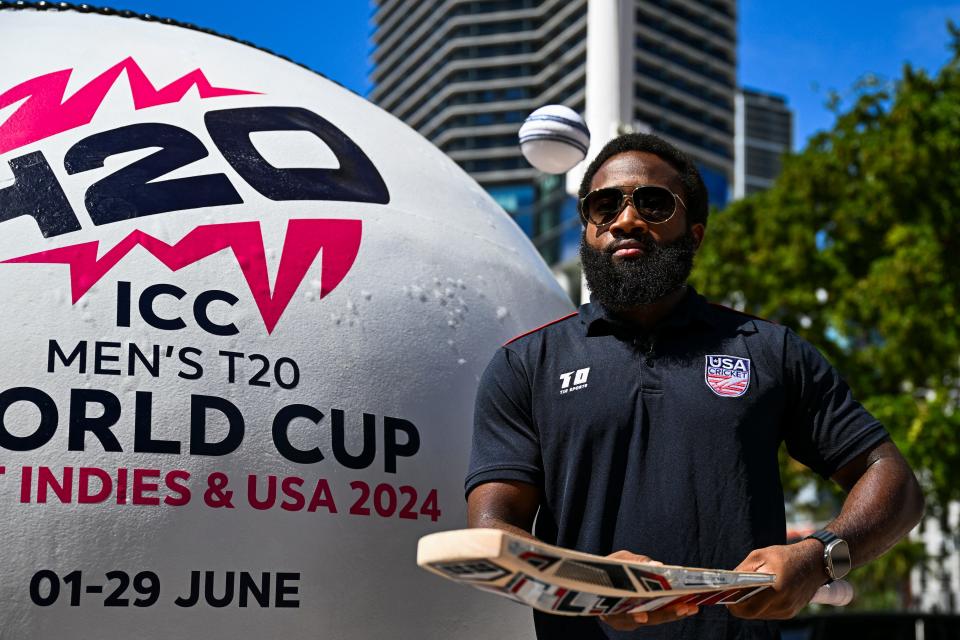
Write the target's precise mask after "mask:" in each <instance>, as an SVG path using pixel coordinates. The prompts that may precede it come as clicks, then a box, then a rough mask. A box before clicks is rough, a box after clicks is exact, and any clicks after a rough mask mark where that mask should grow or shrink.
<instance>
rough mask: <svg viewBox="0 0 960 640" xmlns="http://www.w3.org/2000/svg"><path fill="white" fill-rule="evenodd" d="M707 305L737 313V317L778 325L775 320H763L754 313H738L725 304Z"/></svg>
mask: <svg viewBox="0 0 960 640" xmlns="http://www.w3.org/2000/svg"><path fill="white" fill-rule="evenodd" d="M707 304H709V305H710V306H711V307H716V308H718V309H722V310H724V311H729V312H730V313H736V314H737V315H741V316H746V317H748V318H752V319H754V320H759V321H761V322H769V323H770V324H774V325H776V324H777V323H776V322H774V321H773V320H768V319H767V318H761V317H760V316H755V315H753V314H752V313H747V312H746V311H737V310H736V309H734V308H732V307H728V306H727V305H725V304H719V303H717V302H708V303H707Z"/></svg>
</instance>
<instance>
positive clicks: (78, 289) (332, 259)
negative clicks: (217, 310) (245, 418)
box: [4, 220, 361, 333]
mask: <svg viewBox="0 0 960 640" xmlns="http://www.w3.org/2000/svg"><path fill="white" fill-rule="evenodd" d="M360 234H361V222H360V221H359V220H290V222H289V223H288V224H287V232H286V235H285V237H284V240H283V253H282V254H281V256H280V266H279V268H278V270H277V279H276V283H275V285H274V289H273V293H271V292H270V281H269V277H268V274H267V260H266V256H265V254H264V247H263V235H262V234H261V233H260V223H259V222H232V223H224V224H210V225H204V226H201V227H197V228H196V229H194V230H193V231H191V232H190V233H188V234H187V235H186V236H184V237H183V238H182V239H181V240H180V241H179V242H177V243H176V244H172V245H170V244H167V243H166V242H163V241H162V240H157V239H156V238H154V237H153V236H151V235H149V234H146V233H144V232H143V231H134V232H133V233H131V234H130V235H128V236H127V237H126V238H124V239H123V240H121V241H120V242H119V243H117V244H116V245H115V246H114V247H113V248H112V249H110V250H109V251H107V252H106V253H105V254H104V255H103V256H102V257H101V258H100V259H97V248H98V246H99V244H100V243H99V242H98V241H96V240H95V241H93V242H84V243H81V244H75V245H70V246H67V247H60V248H58V249H50V250H48V251H41V252H39V253H33V254H30V255H27V256H21V257H19V258H11V259H9V260H4V262H14V263H17V262H19V263H49V264H67V265H70V287H71V293H72V296H73V302H74V304H76V302H77V301H78V300H79V299H80V298H82V297H83V295H84V294H85V293H86V292H87V291H89V290H90V287H92V286H93V285H94V284H96V283H97V281H99V280H100V278H102V277H103V276H105V275H106V274H107V272H109V271H110V269H112V268H113V267H114V266H116V264H117V263H118V262H120V260H121V259H122V258H123V257H124V256H126V255H127V254H128V253H130V252H131V251H132V250H133V249H134V247H137V246H141V247H143V248H144V249H146V250H147V251H149V252H150V253H151V254H153V255H154V257H156V258H157V259H158V260H159V261H160V262H162V263H163V264H165V265H166V266H167V267H168V268H169V269H170V270H171V271H178V270H180V269H182V268H183V267H185V266H187V265H190V264H193V263H195V262H198V261H200V260H202V259H204V258H206V257H207V256H211V255H213V254H215V253H218V252H220V251H222V250H224V249H231V250H232V251H233V254H234V256H235V257H236V259H237V262H238V263H239V265H240V270H241V271H242V272H243V276H244V278H245V279H246V281H247V286H248V287H250V293H251V294H253V299H254V301H255V302H256V304H257V308H258V309H259V310H260V315H261V316H262V317H263V324H264V325H265V326H266V328H267V333H272V332H273V329H274V327H276V325H277V322H278V321H279V320H280V316H282V315H283V312H284V310H285V309H286V308H287V305H288V304H289V303H290V300H291V298H293V294H294V293H295V292H296V290H297V287H299V286H300V283H301V282H303V278H304V277H305V276H306V274H307V271H308V270H309V269H310V265H311V264H312V263H313V261H314V259H315V258H316V257H317V254H318V253H319V252H320V250H321V249H323V254H322V256H321V263H320V265H321V267H320V268H321V272H320V297H321V298H323V297H324V296H326V295H327V294H328V293H330V292H331V291H333V290H334V288H336V286H337V285H338V284H340V282H341V281H342V280H343V279H344V277H346V275H347V272H348V271H350V268H351V267H352V266H353V263H354V261H355V260H356V257H357V253H358V252H359V251H360Z"/></svg>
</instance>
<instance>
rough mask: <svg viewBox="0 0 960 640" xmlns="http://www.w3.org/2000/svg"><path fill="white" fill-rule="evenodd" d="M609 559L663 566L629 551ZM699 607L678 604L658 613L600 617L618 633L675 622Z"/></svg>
mask: <svg viewBox="0 0 960 640" xmlns="http://www.w3.org/2000/svg"><path fill="white" fill-rule="evenodd" d="M607 557H608V558H613V559H614V560H629V561H630V562H646V563H648V564H663V563H662V562H657V561H655V560H651V559H650V558H649V557H648V556H641V555H637V554H636V553H630V552H629V551H617V552H616V553H611V554H610V555H609V556H607ZM698 610H699V609H698V607H697V606H696V605H692V604H678V605H672V606H669V607H663V608H662V609H657V610H656V611H644V612H641V613H621V614H617V615H615V616H600V619H601V620H602V621H603V622H605V623H606V624H608V625H610V626H611V627H613V628H614V629H616V630H617V631H633V630H634V629H636V628H638V627H643V626H650V625H654V624H663V623H664V622H673V621H675V620H680V619H681V618H686V617H687V616H690V615H693V614H695V613H696V612H697V611H698Z"/></svg>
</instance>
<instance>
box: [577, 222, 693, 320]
mask: <svg viewBox="0 0 960 640" xmlns="http://www.w3.org/2000/svg"><path fill="white" fill-rule="evenodd" d="M638 240H639V241H640V242H642V243H643V252H642V254H641V255H640V256H639V257H637V258H631V259H627V260H614V258H613V252H612V251H604V250H602V249H594V248H593V247H591V246H589V245H588V244H587V240H586V231H584V235H581V236H580V262H581V264H582V265H583V274H584V276H585V277H586V279H587V286H589V287H590V292H591V293H592V299H593V300H595V301H597V302H599V303H600V304H602V305H603V306H604V307H606V308H608V309H610V310H612V311H623V310H626V309H630V308H633V307H637V306H640V305H647V304H651V303H654V302H656V301H657V300H659V299H661V298H663V297H664V296H665V295H667V294H668V293H671V292H673V291H676V290H677V289H679V288H680V287H682V286H683V285H684V284H686V282H687V278H689V277H690V271H691V270H692V269H693V257H694V255H695V254H696V251H697V246H696V240H695V239H694V237H693V234H692V233H691V232H690V231H689V230H687V232H686V234H684V235H683V236H680V237H679V238H677V239H676V240H674V241H673V242H670V243H668V244H663V245H661V244H658V243H657V242H656V241H655V240H654V239H653V238H651V237H650V236H649V235H648V234H644V235H643V236H642V237H640V238H638Z"/></svg>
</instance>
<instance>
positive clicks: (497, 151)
mask: <svg viewBox="0 0 960 640" xmlns="http://www.w3.org/2000/svg"><path fill="white" fill-rule="evenodd" d="M373 22H374V25H375V26H374V32H373V52H372V59H373V70H372V72H371V80H372V81H373V85H374V88H373V91H372V93H371V96H370V97H371V99H372V100H373V101H374V102H376V103H377V104H378V105H380V106H381V107H383V108H384V109H386V110H387V111H390V112H391V113H393V114H394V115H396V116H397V117H399V118H400V119H401V120H404V121H405V122H406V123H407V124H409V125H410V126H412V127H413V128H415V129H417V130H418V131H419V132H420V133H422V134H423V135H424V136H425V137H427V138H428V139H430V140H431V141H432V142H434V144H436V145H437V146H438V147H440V149H442V150H443V151H444V152H446V153H447V154H448V155H449V156H450V157H451V158H453V159H454V160H455V161H456V162H458V163H459V164H460V166H462V167H463V168H464V169H465V170H466V171H467V172H468V173H470V174H471V175H472V176H473V177H474V178H475V179H476V180H477V181H478V182H479V183H480V184H481V185H483V186H484V187H485V188H486V189H487V190H488V191H489V192H490V193H491V195H493V197H494V198H496V199H497V200H498V201H499V202H500V204H501V205H503V206H504V208H505V209H507V210H508V211H510V213H511V214H513V216H514V218H515V219H516V220H517V222H518V224H519V225H520V226H521V227H522V228H523V229H524V230H525V231H526V233H527V234H528V235H530V236H531V238H533V240H534V243H535V244H536V245H537V247H538V248H539V249H540V251H541V253H543V254H544V256H545V257H546V258H547V260H548V262H551V263H553V264H563V263H565V262H569V261H575V258H576V255H577V251H576V248H577V242H578V239H579V228H578V227H579V221H578V220H577V214H576V207H575V206H573V204H572V203H571V201H570V196H569V195H568V191H569V190H570V187H571V184H572V183H574V182H575V180H571V181H568V182H569V183H568V184H566V185H562V184H561V183H560V182H558V181H557V180H555V179H553V178H551V177H548V176H544V175H543V174H540V173H539V172H537V171H536V170H535V169H533V168H532V167H531V166H530V165H529V164H527V162H526V161H525V160H524V158H523V156H522V155H521V154H520V149H519V146H518V144H517V131H518V130H519V128H520V124H521V123H522V122H523V120H524V119H525V118H526V116H527V115H528V114H529V113H530V112H531V111H533V110H534V109H536V108H538V107H541V106H543V105H545V104H564V105H567V106H569V107H571V108H573V109H574V110H575V111H577V112H579V113H587V116H588V117H587V121H588V124H590V126H591V128H592V135H593V140H594V143H599V144H600V145H602V144H603V143H604V142H606V140H607V139H609V138H610V137H612V136H613V135H615V134H616V133H617V131H618V130H619V131H623V130H631V129H633V130H638V129H639V130H649V131H653V132H654V133H657V134H658V135H661V136H663V137H664V138H666V139H667V140H669V141H670V142H672V143H674V144H675V145H677V146H678V147H680V148H681V149H683V150H684V151H685V152H687V153H688V154H689V155H690V156H691V157H693V158H694V160H695V161H696V162H697V164H698V165H699V167H700V169H701V172H702V174H703V176H704V180H705V182H706V183H707V187H708V190H709V191H710V197H711V202H713V203H714V204H719V205H721V206H722V205H723V204H725V203H726V201H727V199H728V187H729V185H731V184H732V181H733V161H734V147H733V137H734V95H735V91H736V33H737V30H736V0H422V1H418V2H412V1H410V0H377V1H376V9H375V12H374V14H373ZM588 30H589V31H590V33H589V34H588ZM608 63H609V64H608ZM601 76H603V77H601ZM591 92H592V94H591ZM591 100H592V101H593V102H592V103H591ZM608 107H609V108H608ZM591 109H593V111H594V112H595V113H597V112H598V111H597V110H598V109H601V110H602V109H606V112H605V115H604V116H603V117H601V118H600V120H599V121H600V122H601V123H603V125H602V126H599V127H596V126H595V123H594V122H591V118H590V116H589V112H590V110H591ZM611 123H612V124H613V125H614V126H612V127H611V126H609V124H611ZM598 129H599V130H598ZM596 148H597V147H594V146H591V149H592V152H593V151H595V149H596ZM574 298H575V299H576V298H577V296H576V295H574Z"/></svg>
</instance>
